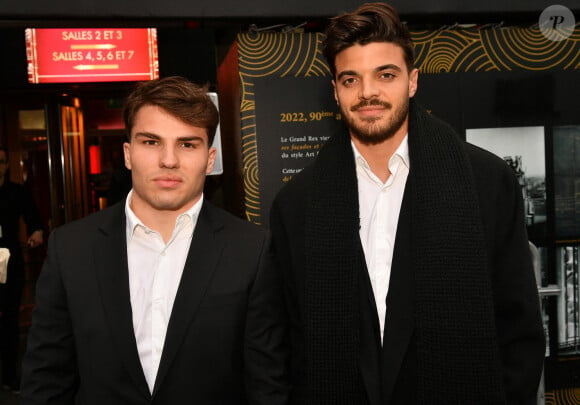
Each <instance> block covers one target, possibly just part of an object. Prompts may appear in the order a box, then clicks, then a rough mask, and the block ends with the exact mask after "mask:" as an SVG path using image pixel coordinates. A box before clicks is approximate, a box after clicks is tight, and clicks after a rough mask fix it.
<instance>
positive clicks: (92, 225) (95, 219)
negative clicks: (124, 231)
mask: <svg viewBox="0 0 580 405" xmlns="http://www.w3.org/2000/svg"><path fill="white" fill-rule="evenodd" d="M124 213H125V210H124V203H122V202H119V203H117V204H114V205H112V206H111V207H107V208H105V209H103V210H100V211H96V212H93V213H90V214H88V215H87V216H85V217H82V218H79V219H75V220H74V221H71V222H67V223H65V224H63V225H61V226H59V227H57V228H56V230H57V231H58V232H59V233H69V234H87V233H89V232H90V231H92V230H95V229H98V228H101V227H103V226H104V225H105V224H107V223H110V222H111V221H113V222H114V221H122V220H123V219H124ZM123 224H124V223H123Z"/></svg>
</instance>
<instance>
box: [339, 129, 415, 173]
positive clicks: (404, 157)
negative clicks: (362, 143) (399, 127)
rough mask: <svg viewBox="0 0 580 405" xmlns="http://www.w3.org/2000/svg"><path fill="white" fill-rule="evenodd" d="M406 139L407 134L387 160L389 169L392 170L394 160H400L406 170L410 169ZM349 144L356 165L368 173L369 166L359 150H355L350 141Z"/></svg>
mask: <svg viewBox="0 0 580 405" xmlns="http://www.w3.org/2000/svg"><path fill="white" fill-rule="evenodd" d="M408 137H409V135H408V134H407V135H405V137H404V138H403V140H402V141H401V144H400V145H399V147H398V148H397V150H396V151H395V153H393V156H391V158H390V159H389V169H391V168H392V166H393V165H394V162H395V160H396V159H400V160H401V161H402V162H403V164H404V165H405V166H407V168H409V167H410V161H409V141H408ZM350 144H351V145H352V150H353V151H354V159H355V162H356V165H357V166H360V167H362V168H363V169H364V170H366V171H370V166H369V164H368V163H367V161H366V159H365V158H364V157H363V155H361V153H360V152H359V150H358V149H357V147H356V145H355V144H354V142H353V141H352V140H351V141H350Z"/></svg>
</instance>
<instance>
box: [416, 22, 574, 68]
mask: <svg viewBox="0 0 580 405" xmlns="http://www.w3.org/2000/svg"><path fill="white" fill-rule="evenodd" d="M411 36H412V37H413V42H414V44H415V53H416V66H417V67H418V68H419V69H420V70H421V72H422V73H449V72H455V73H456V72H481V71H513V70H528V71H542V70H549V69H577V68H578V66H579V65H580V30H578V29H576V30H575V32H574V34H572V35H571V36H570V37H569V38H568V39H566V40H564V41H550V40H548V39H546V38H545V37H544V36H543V35H542V34H541V32H540V30H539V29H538V28H493V29H481V30H476V29H461V30H441V31H435V32H429V33H426V32H413V33H411Z"/></svg>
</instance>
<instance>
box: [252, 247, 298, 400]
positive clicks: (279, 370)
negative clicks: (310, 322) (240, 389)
mask: <svg viewBox="0 0 580 405" xmlns="http://www.w3.org/2000/svg"><path fill="white" fill-rule="evenodd" d="M260 256H261V257H260V265H259V270H258V273H257V276H256V279H255V281H254V283H253V286H252V289H251V292H250V298H249V302H248V313H247V319H246V332H245V345H244V356H245V367H246V378H245V380H246V391H247V396H248V403H249V404H251V405H282V404H286V403H287V401H288V392H289V389H288V383H287V380H286V378H287V375H286V361H287V347H286V342H285V330H286V313H285V308H284V301H283V297H282V292H281V286H280V279H279V274H278V272H277V269H276V268H275V266H274V264H273V260H272V252H271V250H270V247H269V241H265V242H264V244H263V246H262V253H261V255H260Z"/></svg>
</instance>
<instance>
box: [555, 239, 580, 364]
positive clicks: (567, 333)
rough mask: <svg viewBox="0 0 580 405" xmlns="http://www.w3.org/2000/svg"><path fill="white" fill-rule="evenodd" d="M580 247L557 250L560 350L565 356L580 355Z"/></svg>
mask: <svg viewBox="0 0 580 405" xmlns="http://www.w3.org/2000/svg"><path fill="white" fill-rule="evenodd" d="M579 249H580V248H579V247H578V246H562V247H559V248H558V249H557V255H556V271H557V274H558V276H557V277H558V286H559V287H560V295H559V296H558V348H559V351H560V352H561V353H563V354H573V355H577V354H580V264H579V257H578V254H579Z"/></svg>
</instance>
